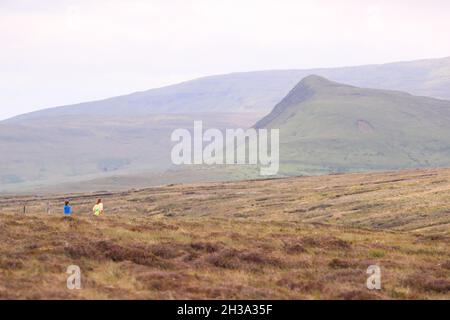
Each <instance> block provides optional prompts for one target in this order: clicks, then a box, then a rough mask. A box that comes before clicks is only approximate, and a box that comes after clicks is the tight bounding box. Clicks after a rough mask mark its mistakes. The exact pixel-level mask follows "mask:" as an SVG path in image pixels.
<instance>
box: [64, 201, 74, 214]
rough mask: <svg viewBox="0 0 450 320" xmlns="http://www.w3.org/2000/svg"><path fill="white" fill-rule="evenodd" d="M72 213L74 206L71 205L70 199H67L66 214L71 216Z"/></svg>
mask: <svg viewBox="0 0 450 320" xmlns="http://www.w3.org/2000/svg"><path fill="white" fill-rule="evenodd" d="M71 214H72V207H71V206H70V203H69V201H66V202H65V205H64V215H66V216H70V215H71Z"/></svg>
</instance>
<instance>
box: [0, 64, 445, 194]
mask: <svg viewBox="0 0 450 320" xmlns="http://www.w3.org/2000/svg"><path fill="white" fill-rule="evenodd" d="M311 74H317V75H321V76H325V77H328V78H330V79H332V80H334V81H341V82H344V83H347V84H351V85H357V86H361V87H373V88H388V89H395V90H403V91H407V92H410V93H414V94H417V95H428V96H434V97H438V98H448V99H450V58H444V59H434V60H422V61H414V62H402V63H391V64H386V65H371V66H359V67H348V68H334V69H311V70H285V71H260V72H249V73H235V74H229V75H220V76H212V77H207V78H201V79H197V80H193V81H188V82H184V83H181V84H177V85H173V86H168V87H164V88H159V89H152V90H148V91H145V92H139V93H133V94H130V95H127V96H122V97H116V98H110V99H106V100H102V101H95V102H86V103H82V104H78V105H72V106H63V107H57V108H51V109H46V110H42V111H38V112H34V113H29V114H25V115H21V116H18V117H15V118H12V119H9V120H6V121H1V122H0V154H1V155H2V156H1V157H0V192H1V191H5V190H6V191H8V190H15V191H17V190H19V191H20V190H30V189H32V190H36V189H41V188H45V187H48V186H55V185H67V184H70V185H75V186H79V185H80V183H81V185H82V186H83V187H82V188H81V189H83V190H84V189H85V186H87V187H88V188H89V189H91V188H96V187H97V186H98V187H100V186H101V187H102V188H108V186H113V187H114V188H119V187H123V186H124V185H126V186H132V184H133V183H135V182H136V181H140V182H139V185H141V186H143V185H146V184H154V183H158V184H161V183H166V182H170V183H172V182H177V181H205V180H211V179H213V180H217V179H220V178H222V177H223V175H224V173H223V172H217V171H207V174H206V175H203V174H200V175H197V174H196V173H195V174H192V170H190V169H189V170H187V171H182V172H177V173H173V171H172V172H170V173H168V174H166V175H161V173H164V172H165V171H166V170H169V169H171V166H172V165H171V162H170V149H171V146H172V145H171V142H170V134H171V132H172V131H173V130H174V129H176V128H191V127H192V124H193V121H194V120H203V121H204V122H205V125H206V126H209V127H216V128H234V127H250V126H252V125H254V124H255V123H256V122H257V121H258V120H260V119H261V118H262V117H263V116H265V115H267V114H269V113H270V112H271V110H272V108H273V106H275V105H276V104H277V103H278V102H280V101H281V100H282V99H283V98H284V97H285V96H286V95H287V94H288V93H289V91H290V90H291V89H292V88H293V87H294V86H295V85H297V84H298V83H299V81H301V80H302V79H303V78H305V77H307V76H309V75H311ZM310 80H311V79H310ZM343 87H345V88H347V89H345V90H350V89H348V88H350V87H347V86H343ZM300 89H301V88H297V90H296V91H297V93H296V94H305V92H307V91H306V90H304V92H303V93H302V92H300V91H302V90H300ZM323 89H324V88H321V86H320V85H319V84H318V85H317V86H316V87H315V88H314V90H317V92H318V93H317V95H320V96H321V97H322V98H323V99H322V100H321V101H322V102H323V101H324V100H327V99H328V100H327V101H328V102H329V103H331V102H333V103H334V101H336V102H339V101H340V102H339V103H338V104H336V106H335V107H333V108H336V114H333V115H327V116H326V117H330V118H329V119H328V118H327V119H326V118H323V117H321V116H320V114H315V116H317V118H313V117H312V115H309V116H311V118H303V117H304V116H308V115H305V114H303V113H301V112H300V113H298V118H297V117H296V118H295V119H293V121H295V122H293V126H294V127H296V128H292V127H291V126H292V124H287V123H283V130H284V129H286V130H287V132H286V134H287V135H285V133H283V132H282V139H283V142H284V145H283V149H282V152H283V154H282V159H284V162H285V163H284V166H283V169H284V170H285V172H287V173H288V174H292V173H293V174H303V173H307V174H311V173H324V172H325V173H326V172H335V171H340V170H344V171H347V170H372V169H395V168H397V167H398V168H403V167H410V166H413V167H418V166H419V167H421V166H433V165H442V164H444V165H445V164H448V161H447V159H448V149H447V147H448V144H447V138H446V137H449V136H450V135H449V134H448V133H449V132H448V131H447V129H446V128H441V124H444V126H445V125H448V121H447V119H448V118H446V117H447V112H446V111H445V110H444V109H446V106H447V105H448V103H446V102H438V101H436V100H430V99H422V98H416V97H410V96H408V95H406V94H400V93H396V94H394V93H390V94H388V95H389V97H390V98H389V99H388V98H386V99H384V100H383V99H381V98H380V97H378V98H376V99H375V98H374V99H372V98H367V99H363V98H362V97H360V99H356V97H355V96H353V97H343V96H340V95H341V93H342V91H340V90H337V91H334V92H332V91H327V92H325V91H323ZM345 90H344V89H343V91H345ZM352 90H353V89H352ZM355 90H356V89H355ZM358 92H359V91H358ZM361 92H371V93H373V92H377V94H381V93H380V92H379V91H373V90H368V91H361ZM335 94H336V97H335V96H334V95H335ZM364 94H365V93H364ZM386 94H387V93H386ZM386 94H385V93H383V94H381V96H384V95H386ZM325 96H326V97H327V98H326V99H325V98H324V97H325ZM347 98H349V99H350V98H352V99H350V100H351V101H358V102H357V103H358V104H359V103H360V104H362V106H361V108H356V107H355V108H353V109H350V108H349V106H348V105H346V104H345V105H344V107H343V108H341V105H340V104H342V103H344V102H345V103H346V101H350V100H348V99H347ZM289 99H290V98H289ZM296 99H297V100H296V101H297V102H299V101H298V97H297V96H296ZM380 99H381V100H380ZM397 100H398V102H399V103H397V102H396V101H397ZM286 101H287V100H285V101H284V102H283V104H286ZM379 101H380V102H381V106H380V108H379V109H377V108H375V107H374V105H373V104H377V103H378V102H379ZM430 101H432V102H430ZM341 102H342V103H341ZM308 103H309V102H308ZM408 105H411V106H410V107H411V108H413V109H414V111H413V112H411V111H410V109H409V107H408ZM429 105H432V106H433V107H432V108H431V109H432V110H435V109H436V106H442V107H439V108H440V109H442V110H440V111H439V112H437V111H436V112H434V111H433V112H429V110H428V106H429ZM399 106H401V108H400V109H401V110H403V111H399V110H400V109H399ZM326 108H329V106H327V107H326ZM326 108H325V109H326ZM278 109H279V108H278ZM388 109H389V110H388ZM390 109H392V110H394V112H388V111H390ZM330 110H331V109H330ZM420 110H422V111H420ZM366 111H367V112H369V111H370V112H371V113H372V115H373V116H383V117H385V118H386V119H385V120H386V122H385V121H381V120H380V121H378V120H377V119H372V116H366V114H365V112H366ZM275 112H278V111H275ZM341 112H346V113H347V116H348V117H347V118H346V116H343V115H342V116H339V113H341ZM378 113H381V114H380V115H379V114H378ZM416 113H419V117H420V119H422V120H420V121H419V120H417V119H415V118H414V117H415V115H416ZM360 114H361V115H360ZM355 117H356V120H355ZM272 118H274V114H273V113H272V114H271V115H270V116H269V117H268V118H265V120H264V121H263V122H260V125H261V124H263V123H266V124H270V122H271V121H269V120H275V119H272ZM349 119H351V120H349ZM430 119H432V120H430ZM359 120H360V121H359ZM311 121H318V122H317V124H314V123H312V122H311ZM351 121H353V122H351ZM354 121H359V122H358V128H359V129H358V130H359V131H357V135H356V136H354V137H353V134H354V126H355V124H354ZM430 121H431V122H430ZM306 122H308V123H306ZM434 122H437V123H438V124H437V125H435V124H434ZM339 123H340V124H342V125H343V126H344V127H345V128H347V129H346V130H347V131H345V135H346V136H342V134H343V132H340V131H336V134H337V135H338V137H337V138H336V137H335V136H333V130H335V129H336V130H338V129H339V130H343V128H344V127H340V125H338V124H339ZM383 123H387V124H389V125H388V129H386V128H385V129H386V130H384V129H383V130H382V128H384V127H383V126H384V124H383ZM432 123H433V125H432ZM274 125H278V123H274ZM311 126H313V127H314V126H316V127H314V128H316V129H317V130H321V131H324V133H321V134H327V136H325V137H323V136H321V135H318V133H317V132H316V131H314V130H315V129H314V128H311ZM401 126H406V127H401ZM350 128H353V129H352V130H353V131H352V130H350ZM294 129H295V130H294ZM310 129H311V130H310ZM307 130H310V131H309V132H306V131H307ZM294 131H295V132H296V133H295V134H294V133H293V132H294ZM364 132H365V133H364ZM381 132H382V135H383V138H381V136H379V135H380V134H381ZM291 134H294V135H291ZM304 135H307V136H304ZM358 135H360V136H361V137H364V139H369V140H370V141H369V140H361V139H362V138H361V139H359V140H358V142H359V143H361V144H360V145H359V147H358V148H359V151H358V152H356V153H355V150H354V149H351V150H346V149H345V148H352V147H353V146H352V145H351V144H352V143H353V142H352V141H351V139H350V138H352V139H353V138H354V139H356V137H357V136H358ZM371 135H372V136H373V137H372V138H369V137H370V136H371ZM403 135H408V136H409V138H407V137H404V136H403ZM375 137H376V138H375ZM341 138H342V139H343V140H339V139H341ZM308 139H309V140H308ZM380 139H381V140H380ZM415 139H417V140H415ZM397 140H399V141H400V142H399V143H397V142H396V141H397ZM379 141H382V142H380V143H381V144H379ZM416 141H417V142H416ZM365 143H367V144H368V145H364V144H365ZM376 144H378V145H377V146H376V147H375V145H376ZM304 150H307V152H309V154H310V156H306V155H305V154H304ZM389 150H390V151H389ZM373 152H375V155H373V154H372V153H373ZM346 155H348V156H346ZM331 160H333V161H331ZM300 164H301V165H300ZM225 175H226V176H227V177H229V176H230V175H229V174H228V173H225ZM235 176H237V177H241V176H242V174H241V173H238V174H236V175H233V177H235ZM243 176H245V177H248V176H249V174H248V173H247V172H245V173H244V174H243ZM127 177H134V178H131V179H129V178H127ZM147 181H148V182H147Z"/></svg>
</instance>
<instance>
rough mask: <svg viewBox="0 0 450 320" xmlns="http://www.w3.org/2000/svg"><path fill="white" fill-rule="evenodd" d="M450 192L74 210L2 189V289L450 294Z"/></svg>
mask: <svg viewBox="0 0 450 320" xmlns="http://www.w3.org/2000/svg"><path fill="white" fill-rule="evenodd" d="M449 192H450V169H433V170H431V169H430V170H410V171H404V172H398V173H377V174H349V175H334V176H323V177H305V178H289V179H281V180H262V181H243V182H230V183H210V184H195V185H170V186H165V187H158V188H150V189H144V190H136V191H130V192H124V193H118V194H102V195H101V194H83V195H72V196H71V198H72V203H73V204H74V207H75V211H76V214H75V215H74V216H73V217H70V218H64V217H62V216H61V214H60V213H59V212H55V211H56V210H57V211H60V206H61V202H62V200H63V199H64V198H63V197H58V196H52V197H19V196H11V197H2V198H0V230H1V232H0V243H1V244H0V297H2V298H73V297H76V298H156V299H171V298H250V299H253V298H263V299H264V298H281V299H292V298H307V299H319V298H325V299H330V298H339V299H352V298H367V299H376V298H390V299H421V298H447V299H449V298H450V294H449V292H450V281H449V278H450V252H449V250H448V248H449V244H450V227H449V225H450V218H449V212H450V206H449V205H448V197H449ZM98 196H102V197H103V198H104V201H105V204H106V210H107V214H106V215H105V216H104V217H100V218H94V217H92V216H91V215H90V208H91V206H92V203H93V201H94V200H95V198H96V197H98ZM47 202H48V203H50V205H51V208H52V210H53V212H51V213H50V214H45V213H44V212H45V207H46V205H47ZM24 204H25V205H26V207H27V214H25V215H24V214H23V213H20V212H21V211H22V210H23V208H22V206H23V205H24ZM56 208H57V209H56ZM71 264H76V265H79V266H80V267H81V269H82V272H83V279H82V281H83V289H82V290H80V291H76V292H73V291H69V290H67V289H65V281H66V274H65V270H66V268H67V266H68V265H71ZM372 264H379V265H380V266H381V268H382V272H383V273H382V277H383V278H382V281H383V290H381V291H378V292H370V291H368V290H366V289H365V281H366V278H367V275H366V273H365V272H366V269H367V267H368V266H369V265H372Z"/></svg>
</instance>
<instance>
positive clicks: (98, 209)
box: [92, 199, 103, 217]
mask: <svg viewBox="0 0 450 320" xmlns="http://www.w3.org/2000/svg"><path fill="white" fill-rule="evenodd" d="M92 211H94V214H95V215H96V216H97V217H98V216H100V215H102V214H103V203H102V199H98V200H97V204H96V205H95V206H94V208H93V209H92Z"/></svg>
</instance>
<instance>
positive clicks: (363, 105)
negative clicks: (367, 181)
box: [257, 76, 450, 174]
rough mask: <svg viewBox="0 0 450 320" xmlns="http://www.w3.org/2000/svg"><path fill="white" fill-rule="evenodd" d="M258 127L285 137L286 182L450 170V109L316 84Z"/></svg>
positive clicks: (306, 83)
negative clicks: (292, 177) (294, 177)
mask: <svg viewBox="0 0 450 320" xmlns="http://www.w3.org/2000/svg"><path fill="white" fill-rule="evenodd" d="M257 126H258V127H269V128H279V129H280V139H281V151H280V158H281V161H282V162H283V164H284V165H283V167H282V171H283V172H284V173H287V174H302V173H309V174H310V173H316V172H318V173H321V172H349V171H351V172H354V171H367V170H396V169H401V168H403V169H404V168H420V167H443V166H449V165H450V161H449V159H450V102H449V101H444V100H437V99H431V98H425V97H416V96H412V95H409V94H405V93H401V92H395V91H383V90H373V89H361V88H357V87H352V86H347V85H342V84H339V83H335V82H331V81H328V80H326V79H324V78H321V77H317V76H310V77H308V78H305V79H304V80H303V81H301V82H300V83H299V84H298V85H297V86H296V87H295V88H294V89H293V90H292V91H291V92H290V93H289V95H288V96H287V97H286V98H285V99H284V100H283V101H282V102H280V104H278V105H277V106H276V107H275V109H274V110H273V111H272V113H271V114H269V115H268V116H267V117H265V118H264V119H262V120H261V121H260V122H259V123H258V124H257Z"/></svg>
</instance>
